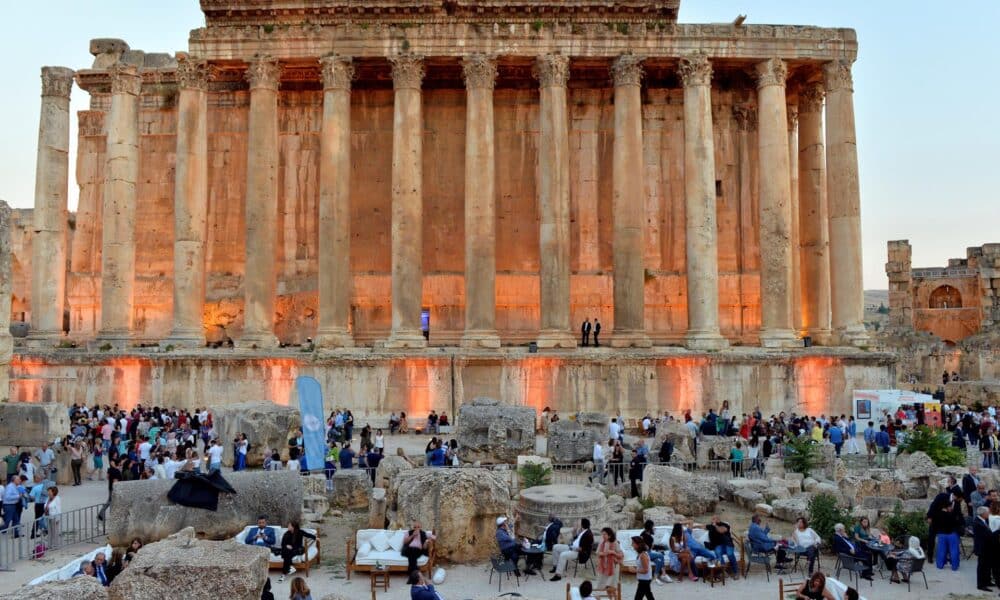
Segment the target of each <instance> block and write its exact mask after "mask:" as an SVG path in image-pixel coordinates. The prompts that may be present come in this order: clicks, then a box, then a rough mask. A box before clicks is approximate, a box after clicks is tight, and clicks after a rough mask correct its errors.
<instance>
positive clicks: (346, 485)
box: [330, 469, 372, 510]
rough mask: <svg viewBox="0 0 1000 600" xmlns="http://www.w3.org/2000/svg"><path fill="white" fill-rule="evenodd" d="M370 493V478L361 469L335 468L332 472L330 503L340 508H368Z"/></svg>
mask: <svg viewBox="0 0 1000 600" xmlns="http://www.w3.org/2000/svg"><path fill="white" fill-rule="evenodd" d="M371 495H372V480H371V476H370V475H369V474H368V471H366V470H363V469H337V472H336V473H334V474H333V491H332V492H331V493H330V505H331V506H334V507H336V508H340V509H345V510H349V509H355V508H368V503H369V501H370V500H371Z"/></svg>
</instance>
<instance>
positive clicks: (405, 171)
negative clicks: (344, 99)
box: [386, 54, 427, 348]
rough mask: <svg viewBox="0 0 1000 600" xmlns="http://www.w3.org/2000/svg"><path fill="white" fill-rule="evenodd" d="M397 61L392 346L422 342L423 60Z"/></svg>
mask: <svg viewBox="0 0 1000 600" xmlns="http://www.w3.org/2000/svg"><path fill="white" fill-rule="evenodd" d="M390 60H391V61H392V84H393V88H394V89H395V90H396V93H395V102H394V109H393V122H392V125H393V134H392V332H391V333H390V335H389V339H388V340H387V341H386V347H389V348H423V347H424V346H426V345H427V340H425V339H424V336H423V333H422V331H421V328H420V310H421V305H422V299H423V298H422V296H423V262H422V261H423V252H424V243H423V139H422V138H423V129H424V120H423V112H422V106H421V103H422V98H421V91H420V86H421V84H422V82H423V79H424V62H423V59H422V58H420V57H416V56H413V55H409V54H403V55H399V56H395V57H393V58H391V59H390Z"/></svg>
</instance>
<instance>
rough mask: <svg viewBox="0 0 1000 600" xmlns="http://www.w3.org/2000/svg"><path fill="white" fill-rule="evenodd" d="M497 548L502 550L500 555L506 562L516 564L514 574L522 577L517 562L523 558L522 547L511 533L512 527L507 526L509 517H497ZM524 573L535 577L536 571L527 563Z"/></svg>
mask: <svg viewBox="0 0 1000 600" xmlns="http://www.w3.org/2000/svg"><path fill="white" fill-rule="evenodd" d="M496 539H497V547H499V548H500V554H501V555H503V557H504V559H505V560H509V561H510V562H512V563H514V569H515V571H514V573H515V574H516V575H517V576H518V577H520V576H521V570H520V569H518V568H517V561H518V559H519V558H520V557H521V545H520V544H518V543H517V538H515V537H514V535H513V534H512V533H511V531H510V526H509V525H508V524H507V517H497V532H496ZM524 572H525V574H527V575H534V574H535V570H534V569H532V568H531V567H530V566H528V565H527V563H525V566H524Z"/></svg>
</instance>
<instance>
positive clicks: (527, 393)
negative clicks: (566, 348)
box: [521, 357, 564, 415]
mask: <svg viewBox="0 0 1000 600" xmlns="http://www.w3.org/2000/svg"><path fill="white" fill-rule="evenodd" d="M563 362H564V361H563V360H561V359H558V358H538V357H531V358H528V359H526V360H525V361H524V364H523V367H522V368H523V369H524V389H523V391H522V394H521V397H522V398H523V399H524V406H530V407H531V408H534V409H535V414H536V415H539V414H541V413H542V411H543V410H545V407H549V409H555V410H560V409H561V408H562V407H560V406H558V402H557V403H556V406H553V398H552V374H553V373H555V372H557V371H558V370H559V368H560V367H561V366H562V365H563Z"/></svg>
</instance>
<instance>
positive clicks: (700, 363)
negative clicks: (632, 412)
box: [657, 356, 721, 416]
mask: <svg viewBox="0 0 1000 600" xmlns="http://www.w3.org/2000/svg"><path fill="white" fill-rule="evenodd" d="M707 367H708V358H707V357H701V356H699V357H684V358H668V359H665V360H661V361H659V364H658V365H657V372H658V374H657V376H658V377H659V378H660V381H661V382H666V385H663V384H662V383H661V388H660V405H659V407H658V408H659V410H660V411H661V412H662V411H664V410H668V411H671V412H681V413H683V412H684V411H686V410H690V411H691V414H692V415H695V416H697V415H700V414H701V413H702V412H703V411H704V410H706V409H705V404H706V398H705V386H704V377H703V376H704V372H705V369H706V368H707ZM720 402H721V400H720Z"/></svg>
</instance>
